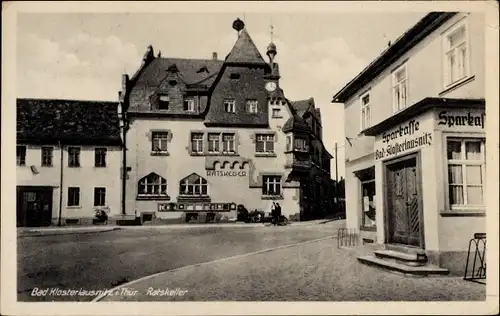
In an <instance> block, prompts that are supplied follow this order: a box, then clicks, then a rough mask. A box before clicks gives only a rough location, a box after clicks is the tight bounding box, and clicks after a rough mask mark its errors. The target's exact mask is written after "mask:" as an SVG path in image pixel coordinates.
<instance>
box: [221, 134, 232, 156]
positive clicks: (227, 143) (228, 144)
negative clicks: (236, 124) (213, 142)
mask: <svg viewBox="0 0 500 316" xmlns="http://www.w3.org/2000/svg"><path fill="white" fill-rule="evenodd" d="M222 152H223V153H234V152H235V146H234V134H222Z"/></svg>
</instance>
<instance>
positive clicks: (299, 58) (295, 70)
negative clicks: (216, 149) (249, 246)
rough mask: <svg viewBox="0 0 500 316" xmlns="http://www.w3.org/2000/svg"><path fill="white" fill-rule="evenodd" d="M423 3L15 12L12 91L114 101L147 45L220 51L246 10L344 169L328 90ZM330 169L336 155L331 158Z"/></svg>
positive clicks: (164, 50) (168, 52)
mask: <svg viewBox="0 0 500 316" xmlns="http://www.w3.org/2000/svg"><path fill="white" fill-rule="evenodd" d="M425 14H426V12H407V13H405V12H401V11H400V12H397V13H335V12H325V13H317V12H309V13H285V12H283V13H279V12H271V13H267V12H237V11H235V12H223V13H204V14H201V13H20V14H19V15H18V18H17V30H16V31H17V34H16V35H17V36H16V38H17V46H16V50H17V53H16V54H17V79H16V81H17V97H20V98H59V99H80V100H110V101H116V100H117V96H118V91H119V90H120V87H121V75H122V74H124V73H127V74H129V75H130V76H131V75H133V74H134V72H135V71H136V70H137V69H138V67H139V65H140V63H141V60H142V57H143V55H144V53H145V51H146V47H147V46H148V45H152V46H153V49H154V51H155V55H156V54H157V52H158V50H161V55H162V57H182V58H207V59H210V58H211V56H212V52H217V53H218V56H219V59H223V58H224V57H225V56H226V55H227V54H228V53H229V52H230V50H231V48H232V46H233V44H234V43H235V41H236V38H237V33H236V31H235V30H233V29H232V22H233V21H234V20H235V19H236V18H238V17H239V18H240V19H242V20H244V22H245V25H246V28H247V30H248V32H249V34H250V36H251V37H252V39H253V40H254V42H255V44H256V45H257V48H258V49H259V50H260V52H261V54H262V55H263V56H264V57H265V50H266V47H267V45H268V44H269V42H270V41H271V32H270V29H271V28H270V25H271V24H272V25H273V29H274V35H273V42H274V43H275V44H276V46H277V51H278V54H277V57H276V62H277V63H279V65H280V73H281V80H280V86H281V87H282V88H283V90H284V93H285V96H286V97H287V98H288V99H290V100H302V99H307V98H310V97H313V98H314V100H315V103H316V106H317V107H319V108H320V109H321V113H322V119H323V140H324V143H325V146H326V148H327V149H328V150H329V152H330V153H331V154H335V151H334V147H335V143H338V149H339V150H338V155H337V159H338V161H337V165H338V177H339V179H340V177H343V176H344V173H345V171H344V154H343V146H344V143H345V138H344V119H343V118H344V109H343V106H342V105H340V104H333V103H331V100H332V97H333V95H334V94H335V93H336V92H338V91H339V90H340V89H341V88H342V87H343V86H344V85H345V84H347V83H348V82H349V81H350V80H351V79H352V78H354V76H356V75H357V74H358V73H359V72H360V71H361V70H363V68H364V67H366V66H367V65H368V64H369V63H370V62H371V61H373V60H374V59H375V58H376V57H377V56H378V55H379V54H380V53H381V52H382V51H383V50H384V49H385V48H386V47H387V43H388V42H389V41H394V40H395V39H397V38H398V37H399V36H401V35H402V34H403V33H404V32H405V31H406V30H407V29H408V28H410V27H411V26H412V25H414V24H415V23H416V22H417V21H418V20H419V19H421V18H422V17H423V16H424V15H425ZM332 178H334V179H335V158H334V159H333V160H332Z"/></svg>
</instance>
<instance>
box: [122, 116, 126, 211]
mask: <svg viewBox="0 0 500 316" xmlns="http://www.w3.org/2000/svg"><path fill="white" fill-rule="evenodd" d="M124 124H125V125H124V126H123V132H122V134H123V143H122V215H124V216H125V215H126V212H125V209H126V207H125V206H126V195H125V189H126V186H127V142H126V140H125V139H126V134H127V124H126V123H125V119H124Z"/></svg>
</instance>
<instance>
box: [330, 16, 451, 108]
mask: <svg viewBox="0 0 500 316" xmlns="http://www.w3.org/2000/svg"><path fill="white" fill-rule="evenodd" d="M456 14H457V13H456V12H431V13H429V14H427V15H425V16H424V17H423V18H422V19H421V20H420V21H418V22H417V24H415V25H414V26H413V27H412V28H410V29H409V30H408V31H406V32H405V33H404V34H403V35H402V36H400V37H399V38H398V39H397V40H396V41H395V42H394V43H392V45H390V46H389V47H388V48H387V49H386V50H385V51H383V52H382V54H380V56H379V57H377V59H375V60H374V61H373V62H372V63H370V64H369V65H368V66H367V67H366V68H365V69H363V71H361V73H359V74H358V75H357V76H356V77H354V79H352V80H351V81H350V82H349V83H348V84H346V85H345V86H344V87H343V88H342V89H341V90H340V91H338V92H337V93H336V94H335V95H334V96H333V99H332V102H340V103H344V102H346V101H347V100H348V99H349V98H350V97H352V96H353V95H355V94H356V93H357V92H358V90H359V89H361V88H363V87H364V86H365V85H366V84H368V83H369V82H370V81H371V80H372V79H373V78H375V77H376V76H377V75H379V74H380V73H382V72H383V71H384V70H385V69H386V68H387V67H389V66H390V65H392V64H393V63H394V62H396V61H397V60H398V59H399V58H400V57H402V56H403V55H404V54H406V52H408V51H409V50H410V49H412V48H413V47H415V45H417V44H418V43H420V42H421V41H422V40H424V39H425V38H426V37H427V36H428V35H429V34H431V33H432V32H434V31H435V30H437V29H438V28H439V27H440V26H441V25H443V24H444V23H445V22H446V21H448V20H449V19H451V18H452V17H453V16H454V15H456Z"/></svg>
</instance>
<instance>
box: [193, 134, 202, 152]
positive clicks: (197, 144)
mask: <svg viewBox="0 0 500 316" xmlns="http://www.w3.org/2000/svg"><path fill="white" fill-rule="evenodd" d="M191 151H192V152H194V153H202V152H203V133H192V134H191Z"/></svg>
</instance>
